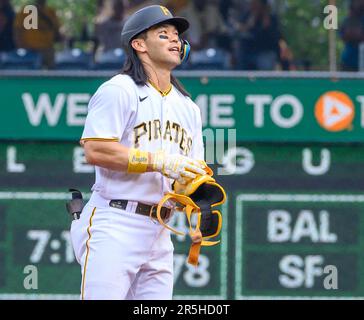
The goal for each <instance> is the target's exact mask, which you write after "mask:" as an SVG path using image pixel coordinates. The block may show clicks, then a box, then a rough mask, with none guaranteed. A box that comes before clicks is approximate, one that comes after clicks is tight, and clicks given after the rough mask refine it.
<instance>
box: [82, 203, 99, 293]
mask: <svg viewBox="0 0 364 320" xmlns="http://www.w3.org/2000/svg"><path fill="white" fill-rule="evenodd" d="M95 212H96V207H95V208H94V210H93V211H92V214H91V217H90V222H89V226H88V228H87V233H88V239H87V241H86V259H85V265H84V267H83V277H82V292H81V297H82V300H85V297H84V294H85V282H86V280H85V279H86V267H87V262H88V255H89V253H90V246H89V242H90V239H91V226H92V218H93V217H94V214H95Z"/></svg>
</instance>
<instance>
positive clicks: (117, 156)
mask: <svg viewBox="0 0 364 320" xmlns="http://www.w3.org/2000/svg"><path fill="white" fill-rule="evenodd" d="M83 147H84V150H85V156H86V160H87V162H88V163H89V164H92V165H94V166H98V167H102V168H107V169H111V170H114V171H126V170H127V169H128V158H129V156H128V154H129V148H127V147H125V146H123V145H121V144H120V143H119V142H115V141H92V140H86V141H83Z"/></svg>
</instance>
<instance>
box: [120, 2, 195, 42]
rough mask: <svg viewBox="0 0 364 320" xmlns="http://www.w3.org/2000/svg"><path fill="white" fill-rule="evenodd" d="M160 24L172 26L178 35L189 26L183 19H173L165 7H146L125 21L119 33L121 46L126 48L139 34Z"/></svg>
mask: <svg viewBox="0 0 364 320" xmlns="http://www.w3.org/2000/svg"><path fill="white" fill-rule="evenodd" d="M162 22H165V23H170V24H172V25H174V26H175V27H176V28H177V30H178V33H179V34H181V33H183V32H185V31H186V30H187V29H188V27H189V26H190V24H189V23H188V21H187V20H186V19H185V18H182V17H174V16H173V15H172V13H171V12H170V11H169V10H168V9H167V8H166V7H163V6H158V5H153V6H148V7H145V8H143V9H140V10H138V11H137V12H135V13H133V14H132V15H131V16H130V17H129V18H128V19H127V20H126V22H125V24H124V27H123V30H122V31H121V42H122V44H123V46H128V45H129V43H130V41H131V40H132V39H133V38H134V37H135V36H136V35H138V34H139V33H141V32H143V31H145V30H148V29H149V28H151V27H153V26H155V25H157V24H160V23H162Z"/></svg>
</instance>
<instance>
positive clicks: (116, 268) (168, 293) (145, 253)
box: [71, 5, 205, 300]
mask: <svg viewBox="0 0 364 320" xmlns="http://www.w3.org/2000/svg"><path fill="white" fill-rule="evenodd" d="M188 27H189V23H188V21H187V20H186V19H184V18H180V17H174V16H173V15H172V14H171V13H170V11H169V10H168V9H167V8H165V7H163V6H157V5H154V6H148V7H145V8H143V9H141V10H139V11H137V12H136V13H134V14H132V15H131V16H130V17H129V18H128V19H127V21H126V22H125V25H124V28H123V31H122V36H121V38H122V39H121V41H122V43H123V45H124V49H125V51H126V54H127V61H126V63H125V66H124V69H123V71H122V72H121V74H118V75H116V76H114V77H113V78H111V79H110V80H108V81H106V82H105V83H103V84H102V85H101V86H100V87H99V88H98V90H97V91H96V93H95V94H94V95H93V97H92V98H91V99H90V102H89V105H88V115H87V118H86V123H85V127H84V131H83V135H82V139H81V145H83V146H84V150H85V155H86V159H87V161H88V162H89V163H90V164H93V165H95V169H96V181H95V184H94V185H93V187H92V191H93V193H92V196H91V198H90V200H89V202H88V203H87V204H86V206H85V207H84V209H83V211H82V214H81V216H80V219H78V220H74V221H73V222H72V226H71V237H72V243H73V248H74V251H75V255H76V258H77V261H78V262H79V263H80V265H81V272H82V282H81V299H149V300H155V299H171V298H172V291H173V244H172V242H171V238H170V233H169V230H167V229H166V228H164V227H163V226H162V225H161V224H160V223H159V222H158V221H157V220H156V219H155V217H156V205H157V204H158V202H159V201H160V200H161V198H162V197H163V195H164V194H165V193H167V192H170V191H171V190H172V183H173V182H174V181H178V182H179V183H182V184H183V183H186V182H187V181H190V179H194V178H195V177H196V176H198V175H199V174H204V173H205V171H204V170H203V165H202V164H201V161H199V160H203V158H204V146H203V140H202V124H201V114H200V110H199V108H198V107H197V105H195V103H194V102H193V101H192V100H191V99H190V97H189V95H188V93H187V92H186V91H185V90H184V89H183V87H182V86H181V85H180V84H179V82H178V81H177V80H176V79H175V78H174V77H173V75H172V74H171V71H172V70H173V69H174V68H175V67H176V66H178V65H179V64H181V62H182V60H183V59H184V58H185V56H186V54H187V51H188V49H189V48H188V43H187V42H186V41H185V40H182V39H181V38H180V35H181V34H182V33H183V32H184V31H186V30H187V29H188ZM161 216H162V218H163V219H166V220H168V219H169V218H170V216H171V210H170V208H169V207H163V208H162V210H161Z"/></svg>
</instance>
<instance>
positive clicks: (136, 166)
mask: <svg viewBox="0 0 364 320" xmlns="http://www.w3.org/2000/svg"><path fill="white" fill-rule="evenodd" d="M147 168H148V152H147V151H141V150H138V149H129V162H128V173H144V172H146V171H147Z"/></svg>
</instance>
